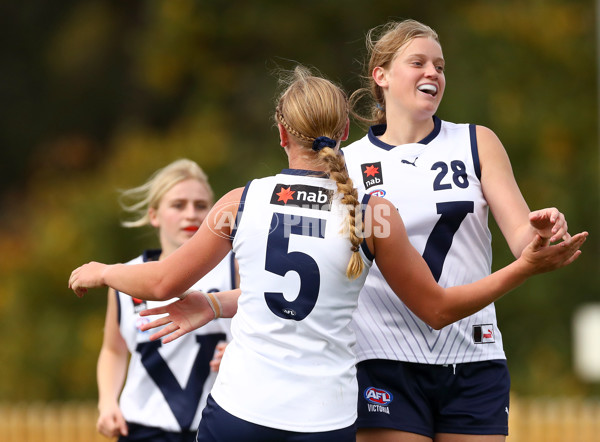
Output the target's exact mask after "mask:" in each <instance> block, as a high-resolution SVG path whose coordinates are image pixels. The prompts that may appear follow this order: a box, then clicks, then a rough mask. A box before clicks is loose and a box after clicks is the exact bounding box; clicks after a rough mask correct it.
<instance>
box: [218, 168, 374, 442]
mask: <svg viewBox="0 0 600 442" xmlns="http://www.w3.org/2000/svg"><path fill="white" fill-rule="evenodd" d="M311 174H313V175H314V174H319V172H309V171H303V170H296V169H286V170H284V171H283V172H282V173H281V174H278V175H276V176H273V177H267V178H262V179H257V180H254V181H251V182H250V183H249V184H248V185H247V186H246V189H245V191H244V194H243V197H242V202H241V203H240V209H239V212H238V218H237V220H236V227H237V231H236V232H235V233H234V238H233V251H234V252H235V255H236V258H237V260H238V264H239V271H240V287H241V290H242V294H241V296H240V298H239V301H238V310H237V313H236V315H235V316H234V318H233V321H232V325H231V331H232V335H233V340H232V342H231V343H230V344H229V346H228V348H227V351H226V352H225V356H224V358H223V361H222V363H221V369H220V371H219V374H218V376H217V380H216V382H215V385H214V388H213V391H212V393H211V394H212V396H213V397H214V399H215V401H216V402H217V403H218V404H219V406H221V407H222V408H223V409H224V410H225V411H227V412H228V413H230V414H232V415H234V416H236V417H238V418H240V419H244V420H246V421H248V422H251V423H255V424H259V425H263V426H266V427H270V428H277V429H281V430H287V431H297V432H306V433H310V432H322V431H329V430H335V429H341V428H345V427H348V426H350V425H352V424H353V423H354V421H355V420H356V397H357V394H358V391H357V390H358V387H357V382H356V377H355V374H356V370H355V363H356V358H355V355H354V352H353V351H352V346H353V344H354V342H355V337H354V333H353V331H352V330H351V329H350V327H349V323H350V321H351V319H352V313H353V312H354V310H355V308H356V303H357V298H358V294H359V291H360V288H361V287H362V285H363V282H364V279H365V277H366V273H367V271H368V269H369V266H370V262H371V261H370V259H368V258H367V256H370V253H369V252H368V251H367V252H366V254H365V250H364V249H361V252H360V253H361V257H362V258H363V261H364V262H365V270H364V271H363V273H362V274H361V275H360V276H359V277H358V278H357V279H354V280H351V279H348V277H347V276H346V267H347V265H348V262H349V261H350V257H351V250H350V248H351V243H350V241H349V239H348V238H347V236H343V235H342V234H341V233H340V229H341V227H342V226H343V223H344V220H345V216H346V214H345V212H344V211H343V210H342V208H341V205H340V203H339V195H337V194H335V193H334V192H335V189H336V184H335V182H334V181H333V180H330V179H328V178H326V177H315V176H309V175H311ZM321 175H322V174H321ZM306 206H311V208H307V207H306ZM363 247H364V246H363Z"/></svg>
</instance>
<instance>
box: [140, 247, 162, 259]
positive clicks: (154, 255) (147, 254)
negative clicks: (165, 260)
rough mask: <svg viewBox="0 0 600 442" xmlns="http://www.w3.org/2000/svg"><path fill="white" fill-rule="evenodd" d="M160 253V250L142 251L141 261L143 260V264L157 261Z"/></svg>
mask: <svg viewBox="0 0 600 442" xmlns="http://www.w3.org/2000/svg"><path fill="white" fill-rule="evenodd" d="M161 253H162V250H161V249H150V250H144V253H143V254H142V259H143V260H144V262H148V261H158V259H159V258H160V254H161Z"/></svg>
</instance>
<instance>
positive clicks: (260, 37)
mask: <svg viewBox="0 0 600 442" xmlns="http://www.w3.org/2000/svg"><path fill="white" fill-rule="evenodd" d="M597 16H598V13H597V4H596V3H595V2H594V1H593V0H549V1H539V0H530V1H522V0H521V1H519V0H505V1H492V0H481V1H463V0H454V1H452V2H439V1H437V2H436V1H428V0H422V1H419V2H414V1H408V0H378V1H376V2H364V1H359V0H345V1H344V2H339V1H333V0H320V1H312V0H306V1H303V2H298V1H289V0H279V1H277V2H272V1H266V0H258V1H239V0H229V1H227V2H223V1H215V0H212V1H211V0H207V1H198V0H169V1H154V0H145V1H140V0H128V1H116V0H87V1H85V2H82V1H75V0H54V1H52V2H50V1H43V0H29V1H27V2H23V3H21V2H4V3H3V4H2V5H1V6H0V24H1V26H0V49H1V52H0V53H1V55H0V103H1V104H2V105H1V106H0V149H1V153H0V190H1V192H0V251H1V253H0V318H1V319H0V335H1V336H3V337H4V339H3V342H2V345H0V402H2V403H30V402H36V403H40V402H41V403H44V402H64V401H73V400H77V401H94V400H95V398H96V383H95V366H96V358H97V356H98V352H99V349H100V344H101V339H102V328H103V321H104V314H105V304H106V290H104V289H102V290H100V289H97V290H93V291H91V292H90V293H89V294H88V296H86V297H85V298H83V299H78V298H76V297H75V295H74V294H73V293H72V292H71V291H69V290H68V289H67V280H68V277H69V274H70V272H71V270H72V269H74V268H75V267H77V266H79V265H80V264H82V263H84V262H87V261H90V260H97V261H102V262H125V261H128V260H129V259H131V258H133V257H135V256H137V255H138V254H139V253H140V251H141V250H142V249H145V248H149V247H153V246H156V245H157V240H156V238H155V236H154V233H153V232H152V231H150V230H139V229H138V230H132V229H124V228H122V227H120V224H119V222H120V220H121V219H122V218H123V216H124V214H123V213H122V212H121V210H120V209H119V206H118V204H117V196H118V192H117V190H118V189H123V188H128V187H132V186H135V185H138V184H140V183H142V182H143V181H145V180H146V179H147V178H148V176H149V175H150V174H151V173H152V172H153V171H154V170H156V169H157V168H159V167H163V166H165V165H166V164H167V163H169V162H171V161H173V160H175V159H177V158H181V157H188V158H190V159H193V160H195V161H197V162H198V163H199V164H200V165H201V166H202V167H203V168H204V169H205V171H206V172H207V173H208V175H209V178H210V181H211V184H212V185H213V187H214V190H215V193H216V195H217V196H221V195H222V194H223V193H225V192H227V191H228V190H230V189H232V188H234V187H239V186H243V185H245V184H246V182H247V181H248V180H249V179H251V178H253V177H257V176H263V175H269V174H273V173H276V172H278V171H279V170H281V169H282V168H283V167H285V165H286V157H285V155H284V152H283V151H282V150H281V149H280V147H279V145H278V138H277V131H276V128H275V127H274V125H273V122H272V114H273V112H274V100H275V97H276V95H277V92H278V84H277V78H278V77H277V75H276V74H275V73H274V72H275V71H276V69H277V68H284V69H290V68H293V66H294V65H295V64H296V63H302V64H304V65H308V66H314V67H317V68H318V69H319V70H320V71H321V73H322V74H323V75H325V76H326V77H328V78H330V79H332V80H334V81H335V82H337V83H338V84H340V85H342V86H343V87H344V89H346V90H347V91H348V92H352V91H354V90H355V89H357V88H358V87H360V86H361V82H360V76H361V75H362V74H363V72H364V70H363V61H364V57H365V53H366V51H365V44H364V37H365V34H366V32H367V31H368V30H369V29H370V28H372V27H374V26H376V25H379V24H382V23H384V22H386V21H388V20H390V19H395V20H400V19H404V18H414V19H417V20H419V21H422V22H424V23H426V24H428V25H430V26H432V27H433V28H434V29H435V30H437V32H438V33H439V35H440V39H441V42H442V47H443V50H444V56H445V58H446V79H447V86H446V92H445V96H444V100H443V102H442V105H441V107H440V109H439V112H438V116H439V117H440V118H442V119H446V120H449V121H453V122H457V123H464V122H470V123H477V124H481V125H484V126H488V127H490V128H492V129H493V130H494V131H495V132H496V134H497V135H498V136H499V137H500V139H501V140H502V141H503V143H504V146H505V147H506V149H507V151H508V153H509V156H510V158H511V161H512V165H513V168H514V172H515V176H516V178H517V181H518V182H519V184H520V187H521V190H522V192H523V194H524V196H525V198H526V200H527V201H528V203H529V206H530V208H531V209H537V208H543V207H549V206H556V207H558V208H560V210H561V211H562V212H563V213H565V214H566V217H567V220H568V223H569V228H570V231H571V232H578V231H582V230H588V231H589V232H590V238H589V239H588V242H587V243H586V244H585V246H584V253H583V255H582V256H581V258H580V259H579V260H578V261H577V262H576V263H575V264H574V265H572V266H569V267H567V268H564V269H561V270H559V271H557V272H554V273H552V274H547V275H543V276H538V277H535V278H534V279H532V280H530V281H528V282H527V283H526V284H525V285H523V286H521V287H520V288H519V289H517V290H515V291H514V292H513V293H511V294H510V295H509V296H507V297H505V298H503V299H501V300H500V301H499V302H498V303H497V310H498V315H499V326H500V329H501V331H502V333H503V335H504V341H505V350H506V353H507V358H508V364H509V367H510V370H511V373H512V389H513V392H514V394H515V395H519V396H520V397H541V396H542V397H569V398H582V399H585V400H589V399H594V398H599V397H600V382H598V379H593V378H590V377H589V376H588V377H586V376H582V375H581V373H580V372H579V371H578V369H577V367H576V365H575V363H574V361H575V360H576V355H575V348H576V347H577V346H576V345H575V334H574V332H573V330H574V316H575V314H576V312H577V311H578V310H579V309H580V308H582V306H585V305H588V304H590V303H594V304H595V303H599V302H600V288H599V287H600V265H599V263H600V259H599V258H600V242H599V240H600V230H599V229H598V227H599V215H600V213H599V208H600V199H599V196H600V180H599V166H600V158H599V152H600V149H599V142H598V138H599V125H598V121H599V118H598V97H599V94H598V37H597ZM363 134H364V128H362V127H360V126H359V125H358V124H353V125H352V128H351V133H350V140H349V142H350V141H354V140H356V139H358V138H360V137H362V136H363ZM490 228H491V229H492V233H493V234H494V238H495V241H494V269H497V268H500V267H502V266H504V265H506V264H507V263H508V262H510V261H511V260H512V259H513V258H512V256H511V255H510V252H509V250H508V247H507V245H506V243H505V241H504V238H503V237H502V236H501V234H500V233H499V231H498V229H497V228H496V226H495V224H494V221H493V218H492V219H491V221H490ZM582 336H584V348H585V349H586V351H589V352H590V354H597V355H600V340H596V339H598V337H597V336H596V337H595V338H594V335H593V334H591V333H590V334H586V333H585V330H584V333H583V335H582ZM586 336H587V338H588V339H587V340H586V339H585V337H586Z"/></svg>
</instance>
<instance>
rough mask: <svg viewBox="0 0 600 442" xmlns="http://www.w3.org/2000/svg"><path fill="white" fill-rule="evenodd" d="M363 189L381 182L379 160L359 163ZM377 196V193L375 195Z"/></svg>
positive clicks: (381, 175)
mask: <svg viewBox="0 0 600 442" xmlns="http://www.w3.org/2000/svg"><path fill="white" fill-rule="evenodd" d="M360 170H361V172H362V178H363V183H364V185H365V190H367V189H369V188H370V187H373V186H379V185H381V184H383V174H382V172H381V161H378V162H377V163H365V164H361V165H360ZM377 196H379V195H377Z"/></svg>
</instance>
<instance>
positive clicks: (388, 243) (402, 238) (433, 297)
mask: <svg viewBox="0 0 600 442" xmlns="http://www.w3.org/2000/svg"><path fill="white" fill-rule="evenodd" d="M369 206H373V207H371V209H372V210H373V213H377V214H378V215H377V216H375V217H374V218H373V225H372V226H370V225H367V226H366V230H365V231H366V234H367V239H366V240H367V244H368V246H369V248H370V249H371V251H373V253H374V255H375V260H376V262H377V266H378V267H379V269H380V270H381V273H382V274H383V276H384V277H385V279H386V281H387V282H388V284H389V285H390V287H391V288H392V290H393V291H394V292H395V293H396V294H397V295H398V297H399V298H400V299H401V300H402V301H403V302H404V303H405V304H406V305H407V306H408V308H410V309H411V311H413V312H414V313H415V314H416V315H417V316H419V317H420V318H421V319H422V320H423V321H425V322H426V323H428V324H429V325H430V326H431V327H433V328H435V329H440V328H442V327H444V326H446V325H448V324H451V323H452V322H455V321H457V320H459V319H462V318H464V317H467V316H469V315H471V314H473V313H475V312H478V311H479V310H481V309H482V308H483V307H485V306H486V305H488V304H490V303H492V302H494V301H495V300H497V299H499V298H500V297H502V296H503V295H504V294H506V293H508V292H509V291H511V290H513V289H514V288H516V287H518V286H519V285H521V284H522V283H523V282H525V281H526V280H527V279H528V278H529V277H531V276H533V275H535V274H538V273H544V272H549V271H552V270H556V269H558V268H560V267H563V266H565V265H568V264H570V263H572V262H573V261H574V260H575V259H577V257H579V255H580V254H581V251H580V250H579V248H580V247H581V245H582V244H583V243H584V242H585V240H586V237H587V232H583V233H580V234H577V235H575V236H573V237H572V238H569V239H568V240H566V241H563V242H561V243H559V244H556V245H552V246H546V245H545V244H546V243H547V241H548V240H547V239H543V238H541V237H540V236H536V237H535V238H534V239H533V240H532V241H531V243H530V244H529V245H528V246H527V247H526V248H525V249H524V250H523V253H522V254H521V256H520V257H519V258H518V259H517V260H516V261H514V262H512V263H511V264H509V265H508V266H506V267H504V268H502V269H500V270H498V271H497V272H494V273H493V274H491V275H489V276H487V277H485V278H483V279H480V280H479V281H476V282H473V283H471V284H466V285H462V286H457V287H451V288H446V289H444V288H443V287H441V286H439V285H438V284H437V283H436V282H435V280H434V278H433V276H432V275H431V271H430V270H429V267H428V266H427V264H426V263H425V261H424V260H423V258H422V257H421V255H420V254H419V252H417V250H416V249H415V248H414V247H413V246H412V245H411V244H410V242H409V240H408V236H407V234H406V230H405V228H404V224H403V222H402V219H401V217H400V215H399V214H398V211H397V210H395V208H394V207H393V205H392V204H391V203H390V202H389V201H386V200H384V199H383V198H377V197H372V198H371V200H370V201H369ZM377 206H379V207H377ZM376 207H377V208H376Z"/></svg>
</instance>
